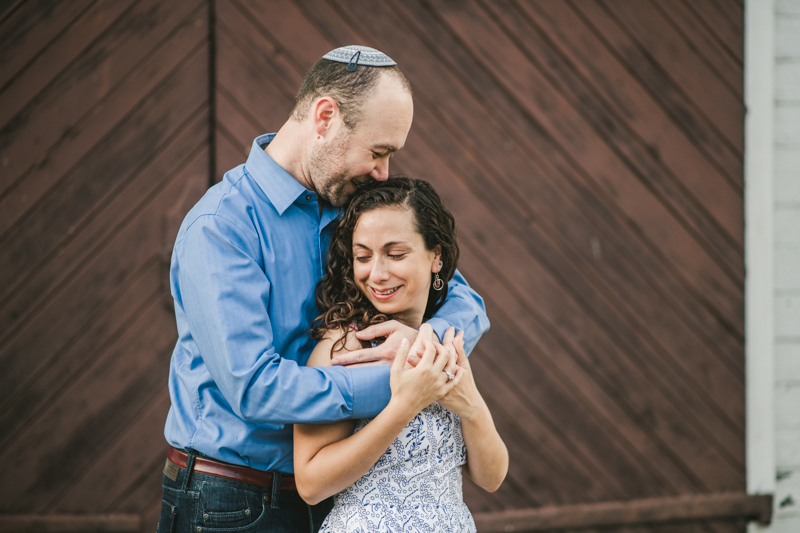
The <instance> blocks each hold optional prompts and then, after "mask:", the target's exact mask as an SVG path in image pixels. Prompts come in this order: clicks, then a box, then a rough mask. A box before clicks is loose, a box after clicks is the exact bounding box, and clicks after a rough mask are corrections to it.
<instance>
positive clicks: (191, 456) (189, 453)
mask: <svg viewBox="0 0 800 533" xmlns="http://www.w3.org/2000/svg"><path fill="white" fill-rule="evenodd" d="M196 457H197V452H196V451H194V450H189V449H187V450H186V470H185V471H184V473H183V483H182V485H183V486H182V487H181V490H182V491H183V492H186V490H187V489H188V488H189V478H190V477H191V476H192V470H194V460H195V458H196Z"/></svg>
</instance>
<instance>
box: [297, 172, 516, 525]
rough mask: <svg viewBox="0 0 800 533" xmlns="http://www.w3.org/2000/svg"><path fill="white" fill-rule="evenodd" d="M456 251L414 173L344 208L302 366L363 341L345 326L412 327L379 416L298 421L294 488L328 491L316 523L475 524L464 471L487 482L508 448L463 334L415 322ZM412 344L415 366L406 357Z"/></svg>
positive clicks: (490, 484) (449, 270)
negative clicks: (312, 341) (328, 501)
mask: <svg viewBox="0 0 800 533" xmlns="http://www.w3.org/2000/svg"><path fill="white" fill-rule="evenodd" d="M457 260H458V245H457V243H456V236H455V224H454V221H453V217H452V215H451V214H450V213H449V212H448V211H447V209H445V208H444V206H443V205H442V203H441V200H440V199H439V197H438V195H437V194H436V192H435V191H434V190H433V188H432V187H431V186H430V185H429V184H428V183H426V182H424V181H422V180H411V179H409V178H404V177H399V178H392V179H389V180H388V181H386V182H375V183H371V184H369V185H367V186H365V187H364V188H363V189H361V190H359V191H358V192H357V193H356V194H355V196H354V197H353V199H352V200H351V201H350V203H349V205H348V206H347V208H346V210H345V214H344V217H343V219H342V222H341V224H340V225H339V228H338V229H337V231H336V233H335V234H334V236H333V239H332V241H331V244H330V251H329V256H328V266H327V272H326V275H325V276H324V278H323V279H322V281H320V283H319V285H318V286H317V300H318V302H319V304H320V306H321V307H322V309H323V310H324V311H325V313H324V314H323V315H322V316H320V317H319V318H318V319H317V321H316V322H315V328H314V330H313V332H312V335H314V336H315V337H316V338H317V339H319V341H320V342H319V344H318V345H317V347H316V348H315V350H314V352H313V354H312V355H311V358H310V360H309V362H308V364H309V365H310V366H327V365H330V364H331V363H330V361H331V358H332V357H334V356H335V355H336V354H338V353H341V352H342V351H348V350H357V349H359V348H361V347H362V346H361V341H359V340H358V339H357V338H356V336H355V335H354V334H353V332H354V331H356V330H357V329H361V328H364V327H367V326H369V325H372V324H375V323H378V322H381V321H383V320H387V319H393V320H398V321H400V322H401V323H403V324H405V325H407V326H409V327H412V328H419V330H420V333H419V336H418V338H417V340H416V341H415V342H414V345H413V346H411V347H409V346H408V342H407V341H403V344H402V345H401V348H400V350H398V353H397V356H396V357H395V360H394V363H393V364H392V369H391V388H392V399H391V401H390V402H389V405H388V406H387V407H386V408H385V409H384V410H383V411H382V412H381V413H380V414H379V415H378V416H377V417H376V418H374V419H372V420H371V421H370V420H360V421H344V422H340V423H337V424H327V425H296V426H295V434H294V450H295V453H294V462H295V480H296V483H297V488H298V491H299V492H300V495H301V496H302V497H303V498H304V499H305V500H306V501H307V502H309V503H312V504H313V503H317V502H319V501H321V500H323V499H325V498H327V497H329V496H331V495H332V494H336V497H335V499H334V501H335V503H334V507H333V510H332V511H331V513H330V514H329V515H328V518H327V519H326V520H325V523H324V524H323V526H322V529H321V530H320V531H323V532H329V531H401V530H402V531H406V530H414V531H415V530H424V531H475V524H474V522H473V520H472V516H471V515H470V513H469V510H468V509H467V508H466V505H464V502H463V496H462V489H461V471H462V468H463V470H464V471H465V472H466V473H467V474H468V475H469V476H470V478H471V479H472V480H473V481H475V483H476V484H478V485H479V486H481V487H483V488H484V489H486V490H489V491H495V490H497V488H498V487H499V486H500V484H501V483H502V481H503V479H504V478H505V475H506V472H507V470H508V452H507V451H506V448H505V445H504V444H503V441H502V440H501V438H500V436H499V435H498V433H497V430H496V429H495V427H494V423H493V422H492V418H491V415H490V414H489V410H488V408H487V407H486V403H485V402H484V401H483V398H482V397H481V395H480V393H479V392H478V390H477V388H476V387H475V382H474V380H473V377H472V374H471V372H470V366H469V362H468V360H467V358H466V355H465V354H464V347H463V340H462V336H461V334H459V335H458V336H456V337H455V338H454V337H453V330H452V328H451V329H450V330H448V332H447V335H446V338H445V339H444V341H445V345H447V344H448V343H449V341H452V345H453V346H455V349H456V354H448V353H447V352H446V351H445V349H444V348H443V346H442V345H440V344H439V343H438V342H436V339H435V336H434V335H433V332H432V330H431V328H430V327H429V326H428V325H426V324H424V322H425V320H427V319H429V318H430V317H431V316H432V315H433V313H434V312H435V311H436V309H438V307H439V306H441V305H442V303H443V302H444V300H445V298H446V295H447V288H446V286H447V281H448V280H449V279H450V278H451V277H452V275H453V273H454V271H455V268H456V262H457ZM409 351H410V352H411V357H410V360H414V361H416V360H418V363H417V364H416V366H412V365H410V364H409V363H408V362H407V361H408V360H409V359H408V357H409ZM419 353H421V354H422V356H421V358H417V357H414V355H415V354H419ZM430 376H433V378H430ZM430 379H434V380H438V382H436V381H430ZM426 380H428V381H426ZM445 392H446V395H445V396H444V397H440V396H441V394H442V393H445ZM437 399H438V400H439V401H438V403H434V402H435V400H437ZM467 457H469V461H468V462H467ZM337 493H338V494H337Z"/></svg>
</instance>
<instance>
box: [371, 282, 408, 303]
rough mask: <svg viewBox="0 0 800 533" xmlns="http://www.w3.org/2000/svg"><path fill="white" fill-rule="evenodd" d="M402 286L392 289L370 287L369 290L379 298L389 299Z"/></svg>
mask: <svg viewBox="0 0 800 533" xmlns="http://www.w3.org/2000/svg"><path fill="white" fill-rule="evenodd" d="M401 288H402V285H401V286H398V287H392V288H391V289H376V288H375V287H370V288H369V290H370V291H371V292H372V295H373V296H374V297H375V298H377V299H378V300H388V299H389V298H391V297H392V296H394V295H395V294H397V291H398V290H400V289H401Z"/></svg>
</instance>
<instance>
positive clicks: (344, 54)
mask: <svg viewBox="0 0 800 533" xmlns="http://www.w3.org/2000/svg"><path fill="white" fill-rule="evenodd" d="M322 59H327V60H329V61H336V62H338V63H347V70H349V71H350V72H353V71H355V70H356V67H357V66H358V65H365V66H367V67H392V66H394V65H396V64H397V63H395V62H394V61H392V58H391V57H389V56H387V55H386V54H384V53H383V52H381V51H380V50H375V49H374V48H370V47H368V46H359V45H357V44H351V45H350V46H342V47H341V48H337V49H336V50H331V51H330V52H328V53H327V54H325V55H324V56H322Z"/></svg>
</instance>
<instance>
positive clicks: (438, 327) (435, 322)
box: [426, 317, 458, 342]
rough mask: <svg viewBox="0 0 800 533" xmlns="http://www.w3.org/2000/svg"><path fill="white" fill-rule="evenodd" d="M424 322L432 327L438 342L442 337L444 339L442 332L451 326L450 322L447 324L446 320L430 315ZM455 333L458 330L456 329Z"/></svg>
mask: <svg viewBox="0 0 800 533" xmlns="http://www.w3.org/2000/svg"><path fill="white" fill-rule="evenodd" d="M426 324H428V325H429V326H430V327H431V328H433V332H434V333H436V335H438V336H439V342H442V339H444V334H445V333H446V332H447V328H449V327H450V326H452V324H448V323H447V321H445V320H443V319H441V318H436V317H432V318H431V319H430V320H428V321H427V322H426ZM456 333H458V331H456Z"/></svg>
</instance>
